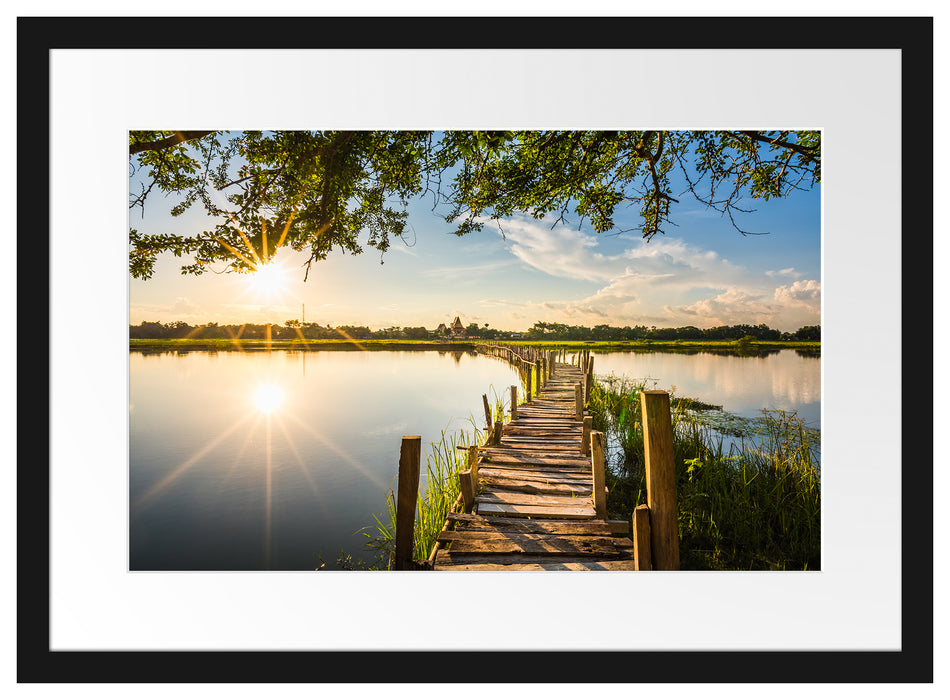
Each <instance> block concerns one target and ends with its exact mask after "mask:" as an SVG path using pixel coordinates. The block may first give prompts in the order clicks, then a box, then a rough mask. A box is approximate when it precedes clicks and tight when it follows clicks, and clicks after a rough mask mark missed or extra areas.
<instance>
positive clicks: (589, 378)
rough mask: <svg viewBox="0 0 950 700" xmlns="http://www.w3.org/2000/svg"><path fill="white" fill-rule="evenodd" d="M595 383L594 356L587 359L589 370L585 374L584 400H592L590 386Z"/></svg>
mask: <svg viewBox="0 0 950 700" xmlns="http://www.w3.org/2000/svg"><path fill="white" fill-rule="evenodd" d="M593 383H594V358H593V357H590V358H588V359H587V372H586V374H585V375H584V402H585V403H586V402H587V401H590V387H591V385H592V384H593Z"/></svg>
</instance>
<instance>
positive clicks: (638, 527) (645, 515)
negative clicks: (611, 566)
mask: <svg viewBox="0 0 950 700" xmlns="http://www.w3.org/2000/svg"><path fill="white" fill-rule="evenodd" d="M631 520H632V522H631V525H632V527H633V530H632V537H631V539H632V540H633V559H634V567H635V571H652V570H653V558H652V555H651V554H650V506H647V505H639V506H637V507H636V508H634V509H633V517H632V519H631Z"/></svg>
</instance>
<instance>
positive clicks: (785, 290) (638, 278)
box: [484, 219, 821, 330]
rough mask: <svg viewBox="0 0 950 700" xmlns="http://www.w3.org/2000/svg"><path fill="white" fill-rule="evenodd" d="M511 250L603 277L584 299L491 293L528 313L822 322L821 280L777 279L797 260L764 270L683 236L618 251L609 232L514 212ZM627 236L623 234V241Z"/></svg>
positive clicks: (576, 319) (585, 320)
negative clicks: (604, 235) (510, 297)
mask: <svg viewBox="0 0 950 700" xmlns="http://www.w3.org/2000/svg"><path fill="white" fill-rule="evenodd" d="M503 228H504V231H505V236H506V239H507V240H509V241H510V242H511V247H510V251H511V253H512V255H514V256H515V257H516V258H517V259H518V260H520V261H521V262H522V263H523V264H525V265H528V266H530V267H532V268H534V269H536V270H539V271H541V272H544V273H547V274H549V275H552V276H555V277H561V278H568V279H581V280H588V281H593V282H598V283H602V284H603V286H602V287H601V288H600V289H599V290H598V291H597V292H595V293H594V294H592V295H590V296H588V297H586V298H583V299H561V300H553V301H547V302H543V303H538V302H532V301H522V302H511V301H505V300H499V299H492V300H489V301H486V302H484V303H486V304H489V303H490V304H492V305H495V306H504V305H509V306H513V307H514V308H517V309H519V312H517V313H516V312H514V311H512V313H511V314H509V316H510V318H511V319H512V320H515V319H516V318H520V317H523V316H524V315H527V316H528V317H529V318H530V317H531V316H532V315H535V316H536V317H537V319H540V320H545V321H552V322H562V323H569V324H576V325H597V324H600V323H607V324H609V325H615V326H623V325H657V326H670V327H677V326H682V325H695V326H698V327H701V328H708V327H712V326H719V325H737V324H746V323H748V324H760V323H765V324H766V325H768V326H769V327H771V328H777V329H781V330H796V329H797V328H799V327H801V326H803V325H812V324H817V323H819V322H820V321H819V313H820V300H821V285H820V283H819V282H818V281H816V280H797V281H795V282H793V283H791V284H789V285H783V286H779V287H775V286H774V282H771V281H770V280H772V279H774V278H779V277H782V278H786V279H787V278H796V277H800V276H801V273H799V272H798V271H797V270H795V268H791V267H789V268H784V269H781V270H778V271H775V270H770V271H764V272H756V271H753V270H749V269H746V268H743V267H741V266H738V265H735V264H733V263H730V262H729V261H728V260H725V259H723V258H722V257H721V256H719V255H718V254H717V253H716V252H714V251H711V250H704V249H700V248H697V247H695V246H691V245H688V244H686V243H684V242H683V241H681V240H678V239H675V238H665V239H663V240H654V241H651V242H649V243H647V242H644V241H641V240H625V241H622V242H623V243H625V244H626V245H627V246H628V247H626V248H624V249H621V250H617V251H615V252H612V253H610V254H607V253H604V252H602V250H603V248H604V247H606V246H605V245H604V242H603V240H602V239H598V238H597V237H595V236H592V235H589V234H586V233H583V232H581V231H577V230H573V229H570V228H568V227H565V226H558V227H554V228H553V229H552V228H551V221H550V220H542V221H536V220H531V219H512V220H509V221H506V222H505V223H504V224H503ZM618 242H619V241H618Z"/></svg>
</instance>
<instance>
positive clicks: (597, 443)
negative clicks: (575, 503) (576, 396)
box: [590, 431, 607, 520]
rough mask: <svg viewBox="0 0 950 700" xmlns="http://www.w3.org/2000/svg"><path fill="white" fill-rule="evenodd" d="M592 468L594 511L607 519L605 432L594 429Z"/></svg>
mask: <svg viewBox="0 0 950 700" xmlns="http://www.w3.org/2000/svg"><path fill="white" fill-rule="evenodd" d="M590 452H591V469H592V471H593V477H594V493H593V499H594V511H595V512H596V513H597V517H598V518H600V519H602V520H606V519H607V491H606V490H605V481H604V434H603V433H601V432H598V431H594V432H592V433H591V434H590Z"/></svg>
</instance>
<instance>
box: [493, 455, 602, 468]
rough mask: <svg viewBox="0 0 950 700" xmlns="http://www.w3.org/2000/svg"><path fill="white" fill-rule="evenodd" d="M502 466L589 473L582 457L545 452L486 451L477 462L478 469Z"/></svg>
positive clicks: (587, 463) (586, 462) (586, 463)
mask: <svg viewBox="0 0 950 700" xmlns="http://www.w3.org/2000/svg"><path fill="white" fill-rule="evenodd" d="M496 464H497V465H502V464H530V465H533V466H536V467H544V466H548V467H574V468H577V469H584V470H587V471H590V468H591V465H590V460H587V459H584V458H583V457H582V456H576V457H575V456H571V455H569V454H563V453H562V454H555V453H547V452H535V453H530V454H529V453H525V452H520V451H517V450H515V451H500V450H498V451H496V450H492V451H490V452H488V451H486V452H484V453H483V454H482V459H481V461H480V462H479V465H480V468H481V467H483V466H485V465H496Z"/></svg>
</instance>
